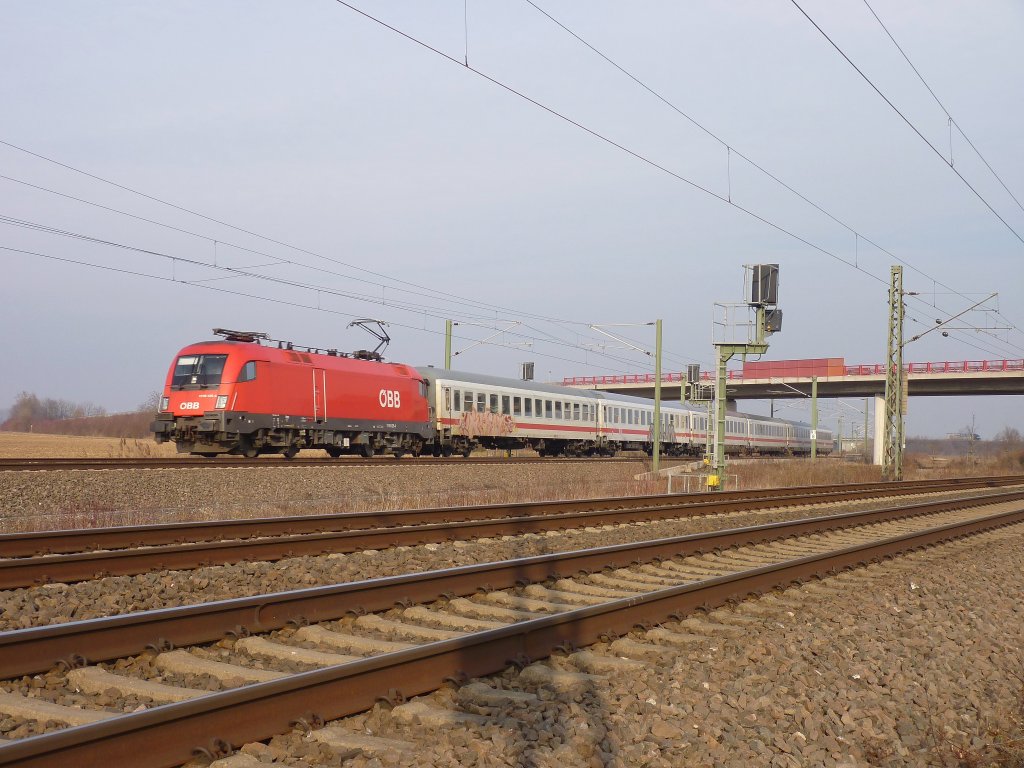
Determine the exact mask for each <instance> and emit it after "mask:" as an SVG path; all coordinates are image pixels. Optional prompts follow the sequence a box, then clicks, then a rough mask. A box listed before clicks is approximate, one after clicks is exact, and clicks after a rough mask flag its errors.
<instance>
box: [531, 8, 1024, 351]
mask: <svg viewBox="0 0 1024 768" xmlns="http://www.w3.org/2000/svg"><path fill="white" fill-rule="evenodd" d="M525 2H526V3H527V4H529V5H530V6H531V7H532V8H534V9H535V10H537V11H538V12H539V13H540V14H541V15H543V16H544V17H546V18H547V19H548V20H550V21H551V22H552V23H553V24H555V25H556V26H558V27H559V28H560V29H562V30H563V31H565V32H566V33H567V34H568V35H570V36H571V37H573V38H574V39H575V40H577V41H578V42H579V43H581V44H582V45H583V46H585V47H586V48H588V49H589V50H590V51H592V52H593V53H595V54H596V55H597V56H599V57H600V58H601V59H603V60H604V61H606V62H607V63H608V64H610V65H611V66H612V67H614V68H615V69H617V70H618V71H619V72H621V73H622V74H623V75H625V76H626V77H628V78H629V79H630V80H632V81H633V82H634V83H636V84H637V85H639V86H640V87H641V88H643V89H644V90H645V91H647V92H648V93H650V94H651V95H652V96H654V97H655V98H656V99H658V100H659V101H660V102H662V103H663V104H665V105H666V106H667V107H669V108H670V109H672V110H673V111H674V112H676V113H677V114H678V115H680V116H681V117H683V118H685V119H686V120H687V121H689V122H690V124H692V125H693V126H695V127H696V128H698V129H699V130H701V131H703V132H704V133H705V134H706V135H707V136H709V137H711V138H712V139H714V140H715V141H716V142H718V143H719V144H720V145H721V146H722V147H723V148H724V149H725V150H726V151H727V153H728V156H729V157H731V156H732V155H733V154H735V155H736V156H738V157H740V158H742V159H743V160H745V161H746V162H747V163H749V164H750V165H751V166H752V167H754V168H755V169H757V170H758V171H760V172H761V173H762V174H764V175H765V176H766V177H768V178H769V179H771V180H772V181H774V182H775V183H777V184H779V185H780V186H781V187H783V188H784V189H786V190H787V191H789V192H790V193H792V194H793V195H795V196H796V197H798V198H800V199H801V200H803V201H804V202H805V203H807V204H808V205H810V206H811V207H813V208H814V209H815V210H817V211H819V212H820V213H822V214H824V215H825V216H827V217H828V218H829V219H831V220H832V221H834V222H835V223H836V224H838V225H840V226H841V227H843V228H844V229H846V230H847V231H848V232H850V234H852V235H854V237H855V238H858V239H859V240H863V241H864V242H865V243H867V244H869V245H871V246H873V247H874V248H876V249H877V250H879V251H880V252H882V253H884V254H886V255H888V256H889V257H890V258H892V259H894V260H895V261H897V262H898V263H900V264H903V265H904V266H905V267H907V268H908V269H911V270H913V271H914V272H916V273H918V274H919V275H921V276H922V277H925V278H927V279H928V280H931V281H932V282H933V284H935V285H941V286H942V287H943V288H946V289H948V290H949V292H950V293H952V294H955V295H957V296H960V297H961V298H963V299H968V296H967V294H965V293H963V292H961V291H958V290H956V289H955V288H953V287H952V286H950V285H947V284H946V283H944V282H942V281H940V280H938V279H936V278H935V277H933V276H932V275H929V274H928V273H926V272H924V271H923V270H921V269H919V268H918V267H916V266H914V265H913V264H911V263H910V262H908V261H907V260H906V259H903V258H901V257H899V256H897V255H896V254H894V253H893V252H892V251H890V250H888V249H886V248H883V247H882V246H881V245H879V244H878V243H876V242H875V241H874V240H872V239H871V238H870V237H867V236H866V235H864V234H863V233H862V232H860V231H858V230H856V229H854V228H853V227H852V226H851V225H849V224H847V223H846V222H845V221H843V220H842V219H840V218H839V217H838V216H836V215H835V214H833V213H831V212H830V211H828V210H826V209H825V208H824V207H823V206H821V205H819V204H818V203H816V202H814V201H813V200H811V199H810V198H808V197H807V196H806V195H804V194H803V193H801V192H799V191H798V190H797V189H795V188H794V187H793V186H791V185H790V184H788V183H786V182H785V181H783V180H782V179H781V178H779V177H778V176H777V175H775V174H774V173H772V172H771V171H769V170H768V169H767V168H765V167H764V166H762V165H760V164H759V163H757V162H756V161H755V160H753V159H752V158H751V157H749V156H748V155H746V154H744V153H743V152H741V151H740V150H738V149H736V148H735V147H734V146H732V145H731V144H730V143H729V142H727V141H726V140H725V139H724V138H722V137H721V136H720V135H718V134H717V133H715V132H714V131H712V130H711V129H710V128H708V127H707V126H705V125H704V124H702V123H701V122H699V121H698V120H697V119H696V118H694V117H693V116H692V115H690V114H689V113H687V112H686V111H684V110H683V109H682V108H680V107H679V106H678V105H676V104H675V103H673V102H672V101H671V100H669V99H668V98H667V97H666V96H664V95H662V94H661V93H659V92H658V91H656V90H654V88H652V87H651V86H649V85H648V84H647V83H645V82H644V81H643V80H641V79H640V78H639V77H638V76H637V75H635V74H633V73H632V72H630V71H629V70H627V69H626V68H625V67H623V66H622V65H621V64H619V63H618V62H616V61H615V60H613V59H612V58H611V57H609V56H608V55H607V54H605V53H604V52H603V51H601V50H600V49H598V48H597V47H596V46H594V45H593V44H591V43H590V42H589V41H587V40H586V39H584V38H583V37H582V36H580V35H579V34H577V33H576V32H575V31H573V30H572V29H571V28H569V27H568V26H567V25H566V24H564V23H563V22H562V21H560V20H558V19H557V18H555V17H554V16H552V15H551V14H550V13H548V12H547V11H546V10H544V9H543V8H541V7H540V6H539V5H538V4H537V3H536V2H534V0H525ZM864 2H865V4H866V3H867V0H864ZM868 7H869V8H870V6H868ZM879 23H881V22H879ZM883 27H884V25H883ZM893 42H894V43H895V40H894V41H893ZM897 47H899V46H898V45H897ZM901 52H902V51H901ZM908 62H909V59H908ZM911 66H913V65H912V64H911ZM915 71H916V69H915ZM922 81H923V79H922ZM926 85H927V84H926ZM929 90H931V89H930V88H929ZM933 95H934V94H933ZM936 100H937V98H936ZM940 106H941V103H940ZM943 109H945V108H944V107H943ZM947 115H948V113H947ZM951 119H952V118H951ZM965 138H966V137H965ZM979 156H980V155H979ZM983 159H984V158H983ZM993 173H995V172H994V171H993ZM730 181H731V180H730ZM1007 191H1009V190H1007ZM719 199H722V198H721V197H720V196H719ZM1015 199H1016V198H1015ZM725 202H728V203H729V204H730V205H733V202H732V195H731V193H730V195H729V196H728V199H726V200H725ZM855 263H856V262H855ZM933 295H934V292H933ZM1004 319H1006V318H1004ZM1007 322H1008V323H1009V324H1010V325H1013V323H1012V322H1010V321H1009V320H1007ZM1014 328H1015V329H1016V330H1018V331H1020V329H1019V328H1017V327H1016V326H1015V325H1014ZM1022 333H1024V332H1022Z"/></svg>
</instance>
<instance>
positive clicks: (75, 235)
mask: <svg viewBox="0 0 1024 768" xmlns="http://www.w3.org/2000/svg"><path fill="white" fill-rule="evenodd" d="M0 223H4V224H8V225H11V226H18V227H22V228H26V229H30V230H34V231H39V232H45V233H47V234H53V235H59V236H62V237H69V238H72V239H76V240H82V241H86V242H91V243H94V244H97V245H103V246H108V247H112V248H118V249H122V250H128V251H133V252H136V253H140V254H144V255H147V256H153V257H158V258H163V259H167V260H170V261H171V262H172V265H173V264H177V263H181V264H186V265H188V266H192V267H199V268H202V269H211V270H215V271H217V272H225V273H228V275H229V276H232V277H244V278H251V279H256V280H261V281H264V282H269V283H275V284H278V285H283V286H286V287H289V288H297V289H300V290H308V291H314V292H316V293H317V294H327V295H330V296H336V297H339V298H346V299H352V300H355V301H363V302H368V303H372V304H380V305H382V306H391V307H393V308H396V309H399V310H401V311H406V312H409V313H412V314H416V315H424V316H429V317H433V318H435V319H438V320H445V319H448V318H449V315H448V314H446V313H443V312H440V311H438V310H437V309H435V308H434V307H425V306H422V305H408V304H402V303H398V302H394V301H389V300H387V299H378V298H376V297H373V296H365V295H361V294H353V293H350V292H347V291H340V290H337V289H333V288H329V287H325V286H319V285H315V284H309V283H303V282H298V281H295V280H288V279H285V278H281V277H274V276H271V275H264V274H261V273H256V272H248V271H246V270H245V269H243V268H239V267H229V266H226V265H213V264H208V263H207V262H204V261H200V260H198V259H192V258H187V257H183V256H174V255H172V254H168V253H163V252H161V251H155V250H151V249H146V248H140V247H138V246H133V245H128V244H126V243H121V242H116V241H112V240H105V239H102V238H97V237H93V236H91V235H86V234H83V233H80V232H71V231H68V230H62V229H57V228H55V227H50V226H48V225H45V224H39V223H36V222H31V221H26V220H24V219H16V218H13V217H10V216H5V215H2V214H0ZM37 255H40V254H37ZM173 282H178V283H186V284H197V283H198V282H208V281H207V280H205V279H201V280H198V281H193V280H179V279H174V280H173ZM484 319H486V320H488V321H489V320H490V318H484ZM506 333H507V334H508V335H510V336H514V337H518V338H521V339H523V340H524V341H531V342H537V343H546V344H552V345H555V346H564V347H568V348H572V349H579V348H580V346H579V345H578V344H572V343H571V342H565V341H563V340H560V339H558V338H557V337H555V336H553V335H552V334H547V335H548V336H549V337H550V338H548V339H542V338H538V337H535V336H529V335H526V334H522V333H519V332H516V331H513V330H509V331H506ZM538 354H541V353H538ZM596 354H598V355H599V356H601V357H605V358H607V359H609V360H614V361H616V362H620V363H626V364H629V365H637V363H636V361H634V360H632V359H630V358H624V357H619V356H617V355H611V354H608V353H606V352H601V353H596ZM573 362H578V361H573ZM608 370H611V369H608Z"/></svg>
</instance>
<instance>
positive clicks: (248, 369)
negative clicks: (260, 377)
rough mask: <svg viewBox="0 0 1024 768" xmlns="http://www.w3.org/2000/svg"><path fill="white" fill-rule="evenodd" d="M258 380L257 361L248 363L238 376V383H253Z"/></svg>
mask: <svg viewBox="0 0 1024 768" xmlns="http://www.w3.org/2000/svg"><path fill="white" fill-rule="evenodd" d="M255 378H256V361H255V360H250V361H249V362H248V363H246V364H245V365H243V366H242V370H241V371H240V372H239V374H238V383H240V384H241V383H242V382H244V381H252V380H253V379H255Z"/></svg>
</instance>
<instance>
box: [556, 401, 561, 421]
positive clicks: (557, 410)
mask: <svg viewBox="0 0 1024 768" xmlns="http://www.w3.org/2000/svg"><path fill="white" fill-rule="evenodd" d="M555 418H556V419H561V418H562V401H561V400H556V401H555Z"/></svg>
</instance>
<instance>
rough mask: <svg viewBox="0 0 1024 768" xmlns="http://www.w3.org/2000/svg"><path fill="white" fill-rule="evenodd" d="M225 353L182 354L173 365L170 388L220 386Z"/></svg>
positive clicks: (225, 357) (226, 357)
mask: <svg viewBox="0 0 1024 768" xmlns="http://www.w3.org/2000/svg"><path fill="white" fill-rule="evenodd" d="M227 359H228V356H227V355H182V356H181V357H179V358H178V362H177V363H176V364H175V366H174V375H173V376H172V377H171V389H212V388H214V387H218V386H220V377H221V374H222V373H224V363H225V362H227Z"/></svg>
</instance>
